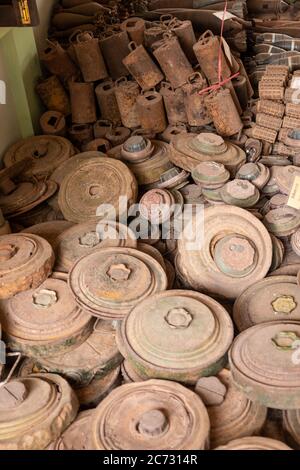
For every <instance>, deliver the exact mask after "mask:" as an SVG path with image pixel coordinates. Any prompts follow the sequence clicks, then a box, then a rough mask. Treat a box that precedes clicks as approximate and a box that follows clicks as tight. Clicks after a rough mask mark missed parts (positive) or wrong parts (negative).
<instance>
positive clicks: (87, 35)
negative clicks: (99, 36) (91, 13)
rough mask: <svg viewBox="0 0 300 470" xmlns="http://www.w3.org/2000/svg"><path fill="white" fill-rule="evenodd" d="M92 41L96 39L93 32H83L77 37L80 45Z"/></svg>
mask: <svg viewBox="0 0 300 470" xmlns="http://www.w3.org/2000/svg"><path fill="white" fill-rule="evenodd" d="M92 39H94V33H93V32H92V31H83V32H81V33H80V34H78V35H77V37H76V41H77V43H78V44H80V43H84V42H88V41H91V40H92Z"/></svg>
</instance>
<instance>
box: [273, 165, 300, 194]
mask: <svg viewBox="0 0 300 470" xmlns="http://www.w3.org/2000/svg"><path fill="white" fill-rule="evenodd" d="M296 176H300V168H298V167H296V166H292V165H290V166H285V167H283V168H279V170H278V172H277V173H276V183H277V185H278V187H279V189H280V192H282V193H283V194H286V195H289V194H290V192H291V189H292V186H293V183H294V179H295V177H296Z"/></svg>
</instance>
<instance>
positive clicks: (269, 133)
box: [252, 125, 277, 144]
mask: <svg viewBox="0 0 300 470" xmlns="http://www.w3.org/2000/svg"><path fill="white" fill-rule="evenodd" d="M252 136H253V138H254V139H259V140H265V141H266V142H269V143H270V144H274V142H275V141H276V138H277V131H275V130H273V129H267V128H266V127H262V126H258V125H256V126H254V127H253V132H252Z"/></svg>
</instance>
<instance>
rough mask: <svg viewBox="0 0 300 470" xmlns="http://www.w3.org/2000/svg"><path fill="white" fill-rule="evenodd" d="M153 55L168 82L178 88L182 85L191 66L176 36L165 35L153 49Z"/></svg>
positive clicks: (190, 72) (190, 71) (191, 70)
mask: <svg viewBox="0 0 300 470" xmlns="http://www.w3.org/2000/svg"><path fill="white" fill-rule="evenodd" d="M153 55H154V57H155V58H156V60H157V61H158V63H159V65H160V67H161V69H162V71H163V72H164V74H165V76H166V78H167V80H168V82H170V83H171V85H172V86H173V87H174V88H179V87H181V86H182V85H184V84H185V83H186V81H187V79H188V77H190V76H191V75H192V73H193V68H192V66H191V64H190V63H189V61H188V59H187V57H186V55H185V54H184V52H183V50H182V49H181V47H180V43H179V40H178V38H177V37H176V36H168V35H167V36H166V37H165V38H164V39H163V41H162V43H161V45H160V46H159V47H158V48H156V49H155V50H154V51H153ZM175 71H176V72H175ZM174 72H175V73H174Z"/></svg>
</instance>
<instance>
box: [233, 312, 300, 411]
mask: <svg viewBox="0 0 300 470" xmlns="http://www.w3.org/2000/svg"><path fill="white" fill-rule="evenodd" d="M299 341H300V323H299V322H297V321H292V320H287V321H273V322H270V323H261V324H259V325H255V326H252V327H251V328H249V329H247V330H245V331H243V332H242V333H240V335H239V336H238V337H237V338H236V339H235V341H234V342H233V345H232V347H231V350H230V353H229V361H230V368H231V372H232V378H233V381H234V383H235V384H236V386H237V387H238V388H239V389H240V390H241V391H242V392H243V393H245V395H246V396H247V397H248V398H249V399H250V400H251V401H255V402H259V403H261V404H263V405H265V406H268V407H269V408H276V409H281V410H290V409H298V408H299V401H300V400H299V397H300V395H299V388H300V380H299V377H300V376H299Z"/></svg>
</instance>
